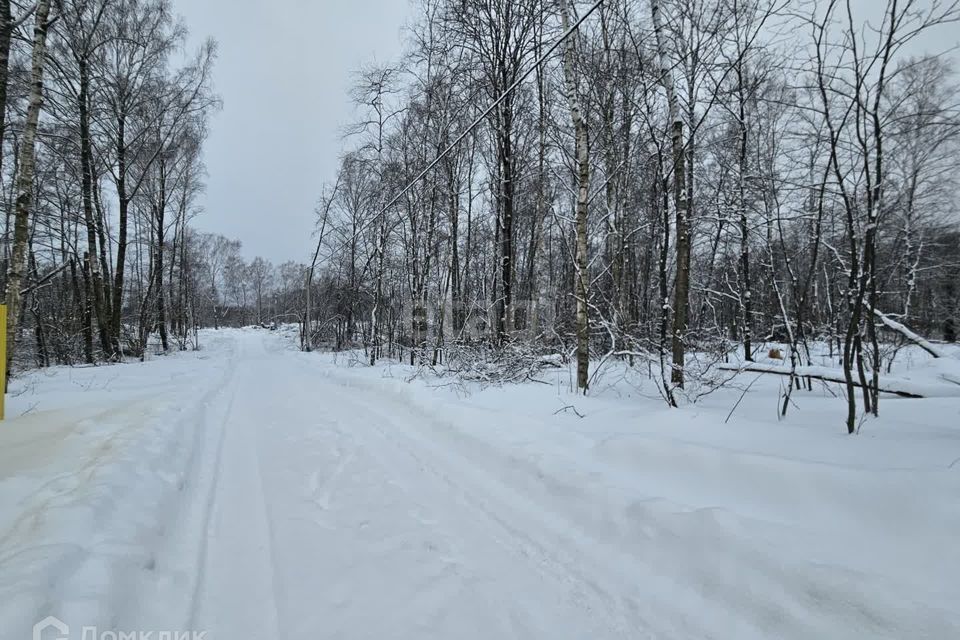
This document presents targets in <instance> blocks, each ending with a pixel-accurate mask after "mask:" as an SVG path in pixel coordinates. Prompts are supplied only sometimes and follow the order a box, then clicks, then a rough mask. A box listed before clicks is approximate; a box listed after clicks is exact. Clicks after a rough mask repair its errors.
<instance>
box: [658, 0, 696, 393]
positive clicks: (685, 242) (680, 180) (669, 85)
mask: <svg viewBox="0 0 960 640" xmlns="http://www.w3.org/2000/svg"><path fill="white" fill-rule="evenodd" d="M650 10H651V13H652V16H653V26H654V31H655V34H656V39H657V51H658V54H659V58H660V81H661V83H662V84H663V88H664V90H665V91H666V93H667V103H668V109H669V113H670V122H671V151H672V155H673V203H674V209H675V213H676V227H677V278H676V284H675V285H674V290H673V336H672V346H673V372H672V374H671V376H670V379H671V382H673V384H675V385H677V386H678V387H679V388H681V389H682V388H683V379H684V375H683V373H684V372H683V368H684V360H685V358H684V356H685V346H684V340H685V337H686V333H687V311H688V308H687V307H688V304H689V298H690V222H689V219H688V217H687V179H686V166H685V165H686V152H685V150H684V144H683V120H681V119H680V105H679V102H678V100H677V92H676V88H675V85H674V81H673V73H672V72H671V71H670V69H671V64H670V59H669V56H668V55H667V46H666V40H665V37H664V33H663V21H662V19H661V16H660V2H659V0H651V2H650Z"/></svg>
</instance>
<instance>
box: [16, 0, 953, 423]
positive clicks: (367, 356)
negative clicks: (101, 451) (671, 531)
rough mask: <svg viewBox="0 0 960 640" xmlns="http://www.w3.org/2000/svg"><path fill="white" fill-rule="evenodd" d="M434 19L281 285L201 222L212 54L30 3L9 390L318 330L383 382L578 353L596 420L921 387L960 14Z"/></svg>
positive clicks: (946, 267) (580, 7) (854, 5)
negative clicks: (402, 369) (764, 394)
mask: <svg viewBox="0 0 960 640" xmlns="http://www.w3.org/2000/svg"><path fill="white" fill-rule="evenodd" d="M414 7H415V10H414V13H415V19H414V20H413V21H412V22H411V23H410V24H409V25H408V27H407V28H406V29H405V30H404V31H403V34H402V37H403V39H404V50H405V53H404V55H403V56H402V58H400V59H397V60H394V61H391V62H390V63H387V64H369V65H366V66H364V67H363V68H361V69H359V70H358V71H357V72H356V75H355V82H354V86H353V89H352V90H351V92H350V94H349V95H348V96H343V97H341V96H331V98H330V99H331V100H339V99H349V100H350V101H351V102H352V103H353V104H354V106H355V112H356V119H355V121H354V122H352V123H347V124H346V125H345V126H344V128H343V144H344V152H343V154H342V157H341V161H340V164H339V170H338V171H337V173H336V175H334V176H317V191H318V196H319V197H318V204H317V207H316V211H315V212H312V213H311V212H304V213H303V215H305V216H308V215H315V216H316V232H315V235H314V237H313V238H312V239H310V241H309V243H306V242H305V246H304V256H305V259H304V261H303V262H302V263H295V262H289V263H285V264H282V265H277V266H275V265H272V264H270V263H269V262H268V261H266V260H264V259H262V258H255V259H252V260H248V259H247V258H245V257H244V255H245V254H244V252H243V247H241V245H240V243H239V242H237V241H234V240H232V239H230V238H226V237H223V236H220V235H217V234H209V233H201V232H198V231H196V230H195V229H193V228H192V227H191V220H192V219H193V218H194V216H196V215H198V214H200V213H201V211H202V198H201V196H202V192H203V188H204V176H205V169H204V163H203V143H204V139H205V137H206V133H207V126H208V124H207V123H208V120H209V118H210V116H211V114H212V113H213V112H214V111H215V110H216V109H217V108H218V107H219V99H218V97H217V95H216V93H215V91H214V88H213V84H212V74H213V66H214V60H215V57H216V46H215V44H214V43H213V42H209V43H208V44H206V45H205V46H203V47H201V48H200V49H199V50H197V51H187V50H186V48H185V36H186V33H185V29H184V26H183V25H182V24H181V23H180V21H178V19H177V18H176V16H175V15H174V13H173V11H172V10H171V7H170V4H169V2H168V0H39V1H38V2H36V3H28V2H11V1H10V0H3V2H0V11H2V16H0V18H2V28H0V100H2V102H3V105H4V109H3V110H2V113H3V118H4V119H3V121H2V122H0V132H2V143H3V147H2V148H3V153H2V154H0V161H2V162H3V165H2V173H0V177H2V187H3V193H2V206H3V207H4V210H5V216H4V224H5V226H4V232H3V254H2V259H3V262H4V265H3V266H4V268H3V270H2V271H3V273H4V274H5V285H4V286H5V291H6V302H7V305H8V311H9V316H8V334H9V336H10V340H11V348H10V350H9V352H10V357H11V358H12V366H13V368H14V369H18V368H19V369H24V368H33V367H46V366H50V365H53V364H82V363H97V362H111V361H118V360H121V359H123V358H125V357H134V358H136V357H140V358H143V357H146V356H147V355H148V354H154V353H157V354H160V353H165V352H168V351H171V350H186V349H192V348H198V347H199V346H200V345H199V344H198V343H197V330H198V328H201V327H220V326H241V325H248V324H254V323H256V324H263V325H266V324H272V323H296V324H297V325H298V326H299V327H300V333H301V335H300V346H301V348H302V349H304V350H311V349H320V348H323V349H333V350H355V351H356V350H359V351H360V352H361V353H362V354H363V355H362V358H363V361H364V362H366V363H368V364H371V365H372V364H375V363H376V362H378V361H381V360H384V359H401V360H403V361H405V362H408V363H409V364H415V365H420V366H424V367H433V368H435V369H436V368H438V367H443V368H444V370H445V371H448V372H453V373H456V374H458V375H464V376H469V375H483V376H486V377H493V378H499V379H504V380H509V379H519V378H520V377H521V375H525V374H526V372H529V371H532V370H535V369H536V368H537V367H542V366H550V365H551V364H553V363H555V362H556V361H557V360H556V359H557V357H559V358H560V359H562V360H563V361H564V362H570V363H572V364H573V366H575V369H576V375H575V380H574V381H573V383H572V385H571V386H572V387H573V390H575V391H578V392H582V393H587V392H588V390H589V387H590V383H591V375H592V371H594V370H596V367H597V366H602V363H605V362H609V361H623V362H625V363H628V364H629V366H635V367H643V368H644V369H645V370H646V371H648V372H649V377H650V378H651V379H652V380H653V381H654V383H655V385H656V388H657V390H658V392H659V394H660V395H661V396H662V397H663V399H664V401H665V402H666V403H667V404H668V405H670V406H677V405H680V404H684V403H688V402H693V401H695V400H696V398H697V397H698V395H700V394H702V393H706V392H708V391H709V389H710V388H711V387H712V386H713V385H716V384H718V382H717V380H718V378H717V375H716V374H717V371H718V370H730V373H731V375H735V373H736V372H737V371H744V370H752V371H757V372H761V373H764V372H765V373H775V374H779V375H782V376H785V377H787V378H788V383H787V389H788V390H789V391H793V390H794V389H797V390H798V391H799V390H803V389H811V388H812V386H813V384H814V382H815V381H816V380H817V379H820V380H832V381H834V382H839V383H840V384H841V385H842V388H843V389H844V391H845V394H846V401H847V415H846V421H845V425H846V428H847V430H848V431H849V432H851V433H852V432H853V431H854V430H855V426H856V421H857V419H858V416H861V415H863V414H871V413H872V414H878V413H879V410H880V409H879V405H880V400H881V393H882V392H884V391H893V392H895V393H897V392H899V393H901V394H904V393H906V394H909V393H910V391H909V390H905V389H897V388H892V389H891V388H890V387H889V386H885V385H884V383H883V381H882V379H881V377H882V376H883V375H884V373H885V372H888V371H889V369H890V367H891V365H892V363H893V361H894V359H895V358H896V356H897V355H898V353H900V352H901V350H902V349H903V347H904V346H905V345H908V344H912V345H919V346H920V348H923V349H925V350H926V351H927V352H929V354H930V355H931V357H939V356H940V355H942V351H941V348H940V347H939V346H938V345H937V344H936V342H937V341H944V342H953V341H955V340H956V329H957V321H958V317H960V216H958V215H957V209H956V207H957V204H958V198H957V186H958V185H957V180H958V177H960V173H958V170H960V165H958V162H957V157H958V156H957V153H958V151H960V148H958V142H960V104H958V97H960V90H958V84H957V80H958V79H957V74H956V67H955V62H954V60H953V57H952V56H953V53H954V51H953V50H952V49H951V48H950V47H949V46H943V47H940V48H937V47H936V46H933V47H932V48H931V45H932V43H936V42H939V41H943V34H944V33H949V32H950V30H951V29H955V28H956V26H955V24H956V22H957V20H958V18H960V3H958V2H955V1H951V0H930V1H926V2H920V1H917V0H884V2H872V1H871V2H864V1H857V0H818V1H805V0H797V1H790V0H599V1H590V2H583V1H574V0H416V2H415V4H414ZM938 36H939V38H938ZM309 64H323V61H312V62H310V63H309ZM309 64H308V65H307V66H308V67H309ZM324 181H325V183H324ZM262 216H263V224H265V225H266V224H270V212H269V211H264V212H262ZM921 336H923V337H921ZM756 360H763V362H754V361H756ZM771 360H776V361H782V365H776V364H770V361H771ZM598 363H599V364H598ZM823 365H827V366H823ZM953 384H960V382H958V381H954V382H953ZM789 391H788V392H787V393H786V394H785V397H784V399H783V402H782V411H783V412H786V411H787V410H788V406H789V403H790V393H789Z"/></svg>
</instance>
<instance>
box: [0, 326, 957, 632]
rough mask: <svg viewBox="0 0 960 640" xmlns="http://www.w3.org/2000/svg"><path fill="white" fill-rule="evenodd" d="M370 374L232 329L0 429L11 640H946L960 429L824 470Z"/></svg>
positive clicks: (762, 449)
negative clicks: (61, 628) (161, 636)
mask: <svg viewBox="0 0 960 640" xmlns="http://www.w3.org/2000/svg"><path fill="white" fill-rule="evenodd" d="M211 335H212V334H211ZM64 372H67V373H64ZM383 375H384V374H383V371H382V370H370V369H363V368H353V369H351V368H348V367H344V366H337V365H334V364H332V362H331V361H330V359H329V358H327V357H324V356H321V355H319V354H301V353H297V352H294V351H292V350H290V349H289V347H288V345H286V344H285V343H284V341H283V340H282V338H281V337H279V336H278V335H277V334H274V333H271V332H265V331H226V332H220V333H219V334H216V336H215V337H214V338H211V343H210V345H209V347H208V349H207V351H205V352H202V354H201V355H199V356H198V355H197V354H181V355H179V356H177V357H172V358H165V359H160V361H157V362H153V363H147V364H144V365H124V366H123V367H105V368H100V369H98V370H74V371H72V372H71V370H61V371H60V372H59V373H58V374H56V375H54V377H53V378H52V379H51V380H49V381H41V382H39V383H37V386H38V387H39V386H42V385H47V386H49V387H51V388H53V387H56V385H57V384H60V385H61V387H62V388H61V391H60V392H58V393H51V394H48V395H43V394H40V393H37V394H36V397H39V398H40V400H36V401H34V400H31V397H32V396H31V394H30V393H26V392H25V393H23V395H22V396H21V397H19V398H17V399H16V400H15V402H14V404H15V405H16V404H17V403H19V405H20V411H21V412H23V411H24V410H25V409H28V408H29V409H32V411H29V412H27V413H26V415H25V416H24V417H21V418H19V419H16V420H14V421H12V422H11V423H10V428H9V429H8V430H7V431H6V432H4V433H3V435H2V436H0V507H2V510H0V579H2V583H0V624H2V625H3V626H2V627H0V637H2V638H4V639H6V638H8V637H9V638H10V639H11V640H17V639H18V638H21V637H23V638H28V637H30V636H29V629H30V626H31V625H32V623H33V622H34V621H36V620H38V619H40V618H41V617H43V616H44V615H48V614H52V615H57V616H59V617H61V618H63V619H64V620H67V621H69V622H71V624H72V625H73V628H74V629H76V628H79V627H80V626H81V625H91V626H94V625H95V626H98V628H100V629H116V630H165V629H193V630H205V631H207V634H206V637H207V639H208V640H221V639H223V640H226V639H230V640H233V639H235V638H244V639H246V638H249V639H251V640H272V639H284V640H286V639H290V640H292V639H296V638H311V639H313V638H377V639H381V638H411V639H413V638H438V639H441V638H442V639H447V638H478V639H481V638H482V639H484V640H487V639H490V638H550V639H551V640H552V639H555V638H571V639H580V638H583V639H587V638H589V639H602V638H647V637H649V638H667V639H673V638H676V639H685V638H718V639H720V638H723V639H729V638H738V640H739V639H747V638H771V637H776V638H813V637H817V638H859V637H870V638H907V637H909V638H948V637H958V636H960V606H958V605H957V602H960V588H958V586H957V584H958V582H957V581H956V580H955V576H956V575H957V573H958V571H957V570H958V569H960V551H958V548H957V545H956V542H955V541H956V535H957V531H960V504H958V503H960V500H958V499H957V498H956V496H958V495H960V464H957V465H953V466H951V460H952V459H953V458H958V457H960V450H958V437H957V434H956V432H955V430H953V431H951V430H943V429H939V430H938V429H933V428H930V429H929V430H927V431H922V430H921V431H918V432H917V433H914V434H912V436H911V438H910V439H904V440H903V442H897V443H895V446H892V445H891V442H889V441H878V442H873V441H871V440H868V439H866V438H861V439H859V440H858V442H856V443H851V439H849V438H840V437H839V436H838V437H837V439H836V440H835V441H829V445H830V447H831V451H830V452H828V453H826V454H824V455H819V456H815V455H814V453H813V452H814V451H819V450H820V449H822V448H823V447H824V445H825V443H824V441H822V440H820V441H817V442H816V443H815V444H814V445H811V444H810V442H809V436H801V435H798V433H799V432H796V431H791V430H790V429H789V428H787V427H783V428H782V430H780V431H778V432H777V433H776V434H775V435H770V434H767V433H766V431H764V430H761V428H760V427H758V425H756V424H754V425H752V426H751V424H750V423H747V424H746V425H745V426H742V428H741V429H740V430H738V431H736V432H732V431H727V432H725V433H723V434H718V433H713V432H711V431H710V430H707V429H701V430H700V431H702V432H703V433H702V434H700V435H694V434H695V433H699V432H694V431H692V430H688V431H683V430H682V429H681V428H680V427H678V426H677V424H676V422H677V420H678V419H677V418H676V417H674V416H676V415H680V416H681V418H679V420H681V421H682V420H687V421H693V420H696V419H698V416H699V412H700V410H697V411H696V412H689V413H686V414H680V413H677V412H673V413H671V412H669V411H667V410H665V409H662V408H656V409H654V408H653V407H654V406H655V405H653V404H650V403H647V404H643V405H642V406H643V408H644V412H642V413H641V412H638V410H637V408H636V403H635V401H633V400H631V401H630V402H629V403H624V402H619V403H611V404H609V405H605V404H603V403H602V402H600V401H597V402H595V403H594V404H590V405H589V407H590V409H591V413H592V414H593V415H595V416H597V418H596V419H594V420H592V421H591V420H589V419H588V420H583V421H578V420H577V419H576V418H572V417H571V418H569V419H567V418H564V417H562V416H560V417H556V416H553V412H552V411H551V410H550V409H549V405H542V403H541V404H538V403H540V401H541V400H542V398H541V397H540V396H537V395H535V394H530V393H528V392H526V391H523V390H521V389H517V390H514V391H510V390H494V392H493V393H494V395H490V394H487V395H484V394H479V396H478V397H476V398H472V399H469V400H466V399H458V398H457V397H456V396H454V395H453V394H452V393H448V392H446V391H438V390H436V389H429V388H426V387H425V386H424V385H420V386H419V387H418V386H416V385H415V384H406V383H404V382H401V381H398V380H396V379H394V378H385V377H383ZM57 376H60V377H59V378H58V377H57ZM64 376H69V379H68V380H66V381H65V378H64ZM111 376H114V377H111ZM97 381H99V382H97ZM151 385H152V386H151ZM74 387H76V388H75V389H74ZM58 388H60V387H58ZM64 389H73V391H72V392H71V393H73V395H70V393H67V392H66V391H64ZM549 392H550V390H549V389H546V390H545V393H547V398H548V400H549ZM31 402H35V403H36V404H32V405H28V403H31ZM584 402H586V401H584ZM931 402H934V401H931ZM938 402H942V403H943V404H940V405H927V406H930V407H935V408H936V407H940V408H943V410H945V411H948V412H949V411H954V410H955V408H956V407H954V405H951V404H949V401H947V400H943V401H938ZM891 404H892V403H891ZM524 405H527V406H524ZM545 406H546V407H547V408H546V409H544V407H545ZM914 406H915V405H914ZM15 409H16V408H15ZM938 410H939V409H938ZM955 413H956V412H955ZM721 420H722V414H721ZM671 421H673V422H671ZM718 422H719V421H718ZM700 427H704V425H703V424H701V425H700ZM769 428H777V429H779V427H769ZM721 429H722V427H721V426H717V427H716V430H721ZM673 434H676V435H675V436H674V435H673ZM765 434H766V435H765ZM916 442H919V444H916ZM910 443H914V444H913V445H911V444H910ZM854 447H855V448H854ZM911 447H912V448H911ZM834 448H835V449H834ZM897 449H899V450H897ZM893 456H896V459H894V457H893ZM64 460H66V461H67V462H64ZM951 496H953V497H952V498H951ZM11 629H12V630H13V633H14V635H7V633H6V631H4V630H11ZM18 634H22V635H18ZM77 637H79V635H78V636H77Z"/></svg>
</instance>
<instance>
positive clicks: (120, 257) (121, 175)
mask: <svg viewBox="0 0 960 640" xmlns="http://www.w3.org/2000/svg"><path fill="white" fill-rule="evenodd" d="M125 138H126V116H125V115H123V114H121V115H120V117H119V118H118V120H117V198H118V200H119V210H120V211H119V213H120V225H119V228H118V230H117V267H116V269H115V270H114V276H113V304H112V309H111V311H112V313H113V318H112V319H111V322H110V331H111V334H112V335H111V339H112V340H113V354H114V356H115V357H121V356H122V355H123V352H122V350H121V348H120V330H121V328H122V327H121V322H122V318H123V314H122V307H123V276H124V269H125V267H126V262H127V220H128V217H129V210H130V197H129V195H128V194H127V144H126V139H125ZM214 303H216V302H214Z"/></svg>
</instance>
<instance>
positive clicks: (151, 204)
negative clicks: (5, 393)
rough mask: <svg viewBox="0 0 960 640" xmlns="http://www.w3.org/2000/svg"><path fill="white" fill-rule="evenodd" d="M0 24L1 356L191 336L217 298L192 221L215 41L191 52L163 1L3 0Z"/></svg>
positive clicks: (135, 351)
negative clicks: (4, 344)
mask: <svg viewBox="0 0 960 640" xmlns="http://www.w3.org/2000/svg"><path fill="white" fill-rule="evenodd" d="M0 18H2V20H0V22H2V24H0V99H2V102H3V109H2V110H0V113H2V114H3V116H2V117H3V119H2V121H0V135H2V154H0V161H2V163H3V164H2V172H0V178H2V180H0V182H2V206H3V209H4V216H3V221H4V227H3V242H2V256H0V259H2V261H3V269H2V270H0V271H2V274H3V277H4V290H5V301H6V304H7V306H8V318H9V321H8V335H9V349H8V354H9V356H10V359H11V362H10V365H11V366H12V367H13V370H14V371H16V370H17V369H19V368H24V367H32V366H38V367H45V366H50V365H52V364H80V363H96V362H103V361H119V360H122V359H123V358H124V357H143V356H144V353H145V351H146V350H147V346H148V344H150V343H151V342H152V341H153V342H156V343H157V347H156V349H157V350H158V351H161V352H162V351H166V350H170V349H174V348H177V346H178V345H179V347H181V348H188V347H189V346H192V345H194V344H195V340H194V333H195V332H194V329H195V327H196V326H197V324H198V323H200V322H201V321H203V318H202V316H205V315H209V309H210V308H215V307H216V306H217V305H216V304H214V303H212V302H211V300H213V299H215V298H216V295H215V293H212V292H210V291H209V290H208V288H207V287H206V286H205V279H204V278H205V272H206V271H208V266H207V259H206V256H207V254H209V253H210V252H211V251H212V248H211V245H212V244H213V241H212V239H210V238H205V237H204V236H203V235H202V234H198V233H196V232H195V231H193V230H192V229H191V228H190V221H191V219H192V218H193V216H194V215H196V214H197V213H198V211H199V201H198V195H199V194H200V193H201V191H202V189H203V179H204V167H203V162H202V145H203V141H204V138H205V136H206V126H207V125H206V123H207V118H208V115H209V114H210V113H211V111H212V110H213V109H215V108H217V106H218V105H217V98H216V96H215V95H214V93H213V91H212V78H211V74H212V68H213V62H214V57H215V45H214V43H213V42H212V41H209V42H206V43H205V44H204V45H203V46H201V47H200V48H199V49H198V50H196V51H190V50H187V48H186V46H185V41H186V35H187V34H186V31H185V28H184V26H183V25H182V24H181V23H180V21H179V20H178V19H177V18H176V16H175V15H174V14H173V12H172V8H171V6H170V2H169V1H168V0H40V1H39V2H36V3H28V2H15V1H11V0H3V1H2V2H0ZM154 337H155V340H151V339H152V338H154Z"/></svg>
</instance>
